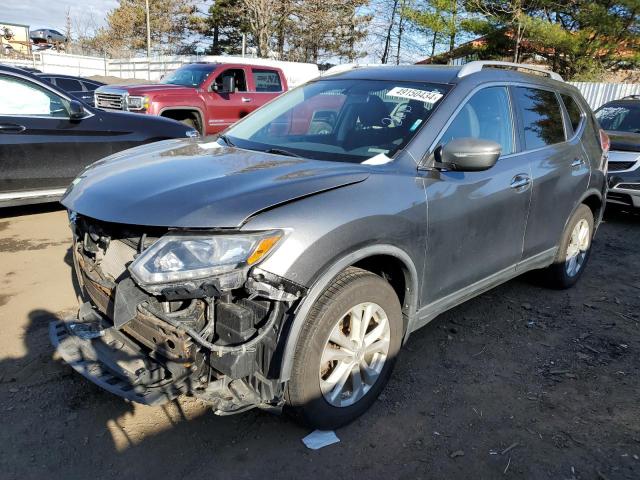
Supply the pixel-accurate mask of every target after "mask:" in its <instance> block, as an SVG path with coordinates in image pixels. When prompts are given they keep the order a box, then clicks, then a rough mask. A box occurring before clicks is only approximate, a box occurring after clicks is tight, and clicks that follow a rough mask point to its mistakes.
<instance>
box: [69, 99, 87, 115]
mask: <svg viewBox="0 0 640 480" xmlns="http://www.w3.org/2000/svg"><path fill="white" fill-rule="evenodd" d="M86 115H87V113H86V111H85V109H84V107H83V106H82V104H81V103H80V102H79V101H77V100H71V101H70V102H69V118H70V119H71V120H82V119H83V118H84V117H86Z"/></svg>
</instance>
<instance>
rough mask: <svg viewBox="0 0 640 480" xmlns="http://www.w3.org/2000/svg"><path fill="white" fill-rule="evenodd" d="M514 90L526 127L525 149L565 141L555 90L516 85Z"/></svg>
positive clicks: (523, 123)
mask: <svg viewBox="0 0 640 480" xmlns="http://www.w3.org/2000/svg"><path fill="white" fill-rule="evenodd" d="M513 91H514V97H515V101H516V105H517V109H518V112H519V114H520V119H521V121H522V127H523V129H524V147H525V150H534V149H536V148H542V147H546V146H547V145H553V144H554V143H560V142H564V141H565V134H564V124H563V122H562V111H561V110H560V104H559V103H558V97H556V94H555V93H554V92H552V91H550V90H542V89H539V88H529V87H515V88H514V89H513Z"/></svg>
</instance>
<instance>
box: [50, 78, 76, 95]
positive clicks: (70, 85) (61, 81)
mask: <svg viewBox="0 0 640 480" xmlns="http://www.w3.org/2000/svg"><path fill="white" fill-rule="evenodd" d="M56 85H57V86H58V87H60V88H61V89H63V90H64V91H66V92H81V91H82V85H81V84H80V82H79V81H78V80H74V79H72V78H59V77H58V78H56Z"/></svg>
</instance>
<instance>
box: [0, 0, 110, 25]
mask: <svg viewBox="0 0 640 480" xmlns="http://www.w3.org/2000/svg"><path fill="white" fill-rule="evenodd" d="M2 3H3V4H4V7H3V8H2V9H0V21H3V22H9V23H20V24H23V25H29V27H31V29H32V30H35V29H38V28H53V29H55V30H59V31H61V32H63V33H64V28H65V17H66V12H67V9H70V12H71V17H72V18H74V19H77V21H80V22H84V23H89V22H91V21H93V22H94V23H95V24H96V26H102V25H104V23H105V20H104V18H105V16H106V13H107V12H108V11H109V10H111V9H112V8H114V7H115V6H116V5H118V0H2Z"/></svg>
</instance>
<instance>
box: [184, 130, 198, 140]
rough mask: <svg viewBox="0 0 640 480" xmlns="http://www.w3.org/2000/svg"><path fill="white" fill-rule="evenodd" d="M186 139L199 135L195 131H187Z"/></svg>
mask: <svg viewBox="0 0 640 480" xmlns="http://www.w3.org/2000/svg"><path fill="white" fill-rule="evenodd" d="M185 135H186V136H187V138H198V137H199V136H200V133H198V131H197V130H187V132H186V134H185Z"/></svg>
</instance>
